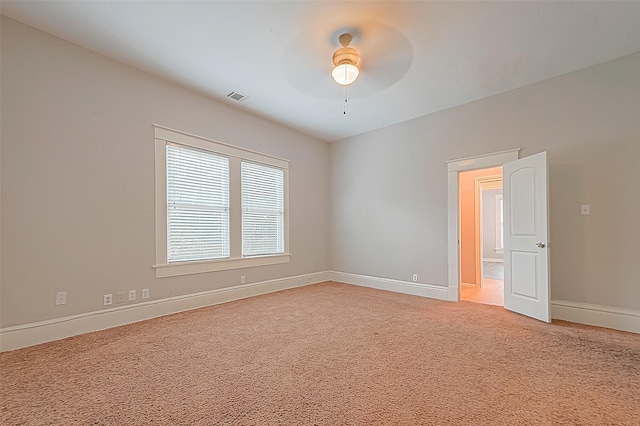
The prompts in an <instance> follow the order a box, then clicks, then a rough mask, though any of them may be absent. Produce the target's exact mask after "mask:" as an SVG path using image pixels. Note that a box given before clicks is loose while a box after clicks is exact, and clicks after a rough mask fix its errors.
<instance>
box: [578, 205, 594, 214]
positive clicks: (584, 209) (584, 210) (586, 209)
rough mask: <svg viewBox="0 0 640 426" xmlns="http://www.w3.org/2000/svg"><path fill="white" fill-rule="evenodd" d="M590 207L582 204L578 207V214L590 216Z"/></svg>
mask: <svg viewBox="0 0 640 426" xmlns="http://www.w3.org/2000/svg"><path fill="white" fill-rule="evenodd" d="M590 213H591V206H590V205H589V204H583V205H581V206H580V214H590Z"/></svg>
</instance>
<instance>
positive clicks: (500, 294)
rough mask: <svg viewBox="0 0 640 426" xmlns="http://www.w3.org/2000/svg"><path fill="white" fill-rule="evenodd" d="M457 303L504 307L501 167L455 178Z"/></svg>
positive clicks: (476, 171) (466, 173)
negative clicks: (458, 195)
mask: <svg viewBox="0 0 640 426" xmlns="http://www.w3.org/2000/svg"><path fill="white" fill-rule="evenodd" d="M459 193H460V203H459V205H460V211H459V216H460V299H461V300H467V301H470V302H476V303H483V304H489V305H497V306H504V266H503V230H502V218H503V204H502V167H493V168H488V169H479V170H472V171H465V172H461V173H460V174H459Z"/></svg>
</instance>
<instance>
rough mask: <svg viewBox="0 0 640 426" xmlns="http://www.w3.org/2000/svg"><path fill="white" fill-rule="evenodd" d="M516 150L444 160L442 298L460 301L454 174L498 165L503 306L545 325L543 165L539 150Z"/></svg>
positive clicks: (545, 188)
mask: <svg viewBox="0 0 640 426" xmlns="http://www.w3.org/2000/svg"><path fill="white" fill-rule="evenodd" d="M519 151H520V150H519V149H512V150H508V151H502V152H496V153H492V154H485V155H479V156H475V157H466V158H461V159H458V160H449V161H447V188H448V191H447V194H448V195H447V200H448V203H447V205H448V221H447V222H448V226H447V234H448V249H447V252H448V259H449V261H448V286H447V290H448V294H447V296H448V297H447V298H448V300H451V301H456V302H457V301H458V300H460V283H461V281H460V276H461V271H460V261H459V259H460V232H459V231H460V229H459V216H460V209H459V198H460V197H459V191H458V181H459V174H460V173H461V172H464V171H469V170H478V169H483V168H489V167H497V166H503V180H504V228H503V229H504V308H505V309H507V310H509V311H512V312H516V313H519V314H522V315H526V316H529V317H531V318H535V319H538V320H540V321H545V322H550V321H551V305H550V287H549V281H550V276H549V248H548V241H549V226H548V221H549V219H548V216H549V207H548V206H549V203H548V198H549V185H548V174H549V163H548V159H547V153H546V152H545V151H543V152H539V153H537V154H533V155H530V156H528V157H524V158H520V159H519V158H518V157H519V155H518V154H519Z"/></svg>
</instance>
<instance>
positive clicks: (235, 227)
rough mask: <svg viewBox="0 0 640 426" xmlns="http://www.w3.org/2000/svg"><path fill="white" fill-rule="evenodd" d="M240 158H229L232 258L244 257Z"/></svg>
mask: <svg viewBox="0 0 640 426" xmlns="http://www.w3.org/2000/svg"><path fill="white" fill-rule="evenodd" d="M240 164H241V161H240V159H239V158H236V157H230V158H229V228H230V229H229V231H230V239H231V241H230V244H231V247H230V250H231V252H230V254H231V258H240V257H242V201H241V197H240V193H241V190H240V185H241V183H240V182H241V178H240Z"/></svg>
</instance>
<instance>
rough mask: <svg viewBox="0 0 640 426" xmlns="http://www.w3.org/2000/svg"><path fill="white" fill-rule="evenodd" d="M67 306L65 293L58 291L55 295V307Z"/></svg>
mask: <svg viewBox="0 0 640 426" xmlns="http://www.w3.org/2000/svg"><path fill="white" fill-rule="evenodd" d="M66 304H67V292H66V291H59V292H57V293H56V305H66Z"/></svg>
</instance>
